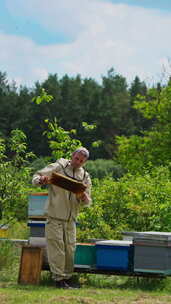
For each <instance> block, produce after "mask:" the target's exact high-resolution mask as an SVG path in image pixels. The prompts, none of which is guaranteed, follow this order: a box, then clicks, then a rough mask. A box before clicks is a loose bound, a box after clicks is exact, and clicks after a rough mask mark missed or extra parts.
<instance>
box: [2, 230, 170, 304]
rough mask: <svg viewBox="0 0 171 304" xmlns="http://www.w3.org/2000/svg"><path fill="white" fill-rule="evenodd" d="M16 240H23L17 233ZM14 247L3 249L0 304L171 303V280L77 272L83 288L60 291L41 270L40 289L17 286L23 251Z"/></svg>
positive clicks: (77, 278) (34, 286)
mask: <svg viewBox="0 0 171 304" xmlns="http://www.w3.org/2000/svg"><path fill="white" fill-rule="evenodd" d="M16 231H17V230H16V229H15V233H16ZM16 238H20V237H18V234H17V235H16ZM4 244H5V243H4ZM13 246H14V248H11V247H9V244H8V243H7V244H6V246H5V245H4V248H0V262H1V261H2V263H0V304H20V303H21V304H135V303H136V304H168V303H171V278H170V277H167V278H164V279H159V278H155V279H150V278H136V277H124V276H110V275H95V274H76V273H75V274H74V277H75V280H79V282H80V283H81V284H82V288H80V289H73V290H60V289H56V288H55V286H54V283H53V281H52V279H51V277H50V273H49V272H47V271H42V273H41V281H40V284H39V285H38V286H36V285H21V284H18V283H17V281H18V275H19V266H20V265H19V264H20V254H21V248H18V247H15V245H13ZM9 251H10V253H9ZM7 253H8V254H7Z"/></svg>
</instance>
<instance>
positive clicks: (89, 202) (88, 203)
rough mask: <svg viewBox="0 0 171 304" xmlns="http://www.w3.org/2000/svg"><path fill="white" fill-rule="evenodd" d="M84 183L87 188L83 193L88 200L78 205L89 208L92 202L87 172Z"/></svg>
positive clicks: (90, 184) (89, 179) (90, 185)
mask: <svg viewBox="0 0 171 304" xmlns="http://www.w3.org/2000/svg"><path fill="white" fill-rule="evenodd" d="M84 183H85V184H86V185H87V188H86V190H85V192H86V193H87V194H88V197H89V199H88V200H87V201H86V202H85V201H81V202H80V203H81V205H84V206H86V207H89V206H90V205H91V202H92V198H91V188H92V182H91V178H90V175H89V173H88V172H86V176H85V180H84Z"/></svg>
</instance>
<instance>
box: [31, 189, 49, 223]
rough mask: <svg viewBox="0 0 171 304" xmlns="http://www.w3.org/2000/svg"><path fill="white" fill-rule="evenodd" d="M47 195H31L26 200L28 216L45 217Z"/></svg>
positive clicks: (41, 193) (42, 193)
mask: <svg viewBox="0 0 171 304" xmlns="http://www.w3.org/2000/svg"><path fill="white" fill-rule="evenodd" d="M47 199H48V193H44V192H40V193H31V194H30V195H29V198H28V202H29V206H28V216H29V217H37V216H45V215H46V204H47Z"/></svg>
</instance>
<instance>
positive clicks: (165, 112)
mask: <svg viewBox="0 0 171 304" xmlns="http://www.w3.org/2000/svg"><path fill="white" fill-rule="evenodd" d="M135 108H136V109H137V110H138V111H140V113H142V115H143V116H144V117H145V118H146V119H150V120H151V119H153V120H154V125H153V126H152V127H151V129H150V130H149V131H144V132H143V136H142V137H140V136H131V137H130V138H126V137H124V136H121V137H118V138H117V142H118V144H119V150H118V158H119V161H120V162H121V163H122V165H123V166H124V167H125V168H127V169H128V170H129V171H131V172H136V171H139V172H143V171H144V170H147V169H150V168H152V167H153V166H161V165H162V166H168V165H169V164H170V163H171V153H170V151H171V84H170V83H168V85H167V87H165V88H162V89H161V90H160V91H159V90H158V89H156V88H153V89H149V91H148V95H147V96H139V97H138V100H137V101H136V102H135Z"/></svg>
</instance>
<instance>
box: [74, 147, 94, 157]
mask: <svg viewBox="0 0 171 304" xmlns="http://www.w3.org/2000/svg"><path fill="white" fill-rule="evenodd" d="M76 152H80V153H82V154H83V155H85V156H86V158H89V154H90V153H89V151H88V150H87V149H86V148H84V147H79V148H77V149H76V150H75V151H74V153H76Z"/></svg>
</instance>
